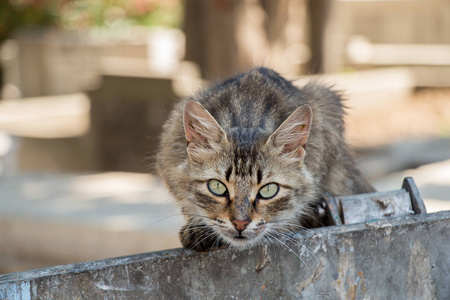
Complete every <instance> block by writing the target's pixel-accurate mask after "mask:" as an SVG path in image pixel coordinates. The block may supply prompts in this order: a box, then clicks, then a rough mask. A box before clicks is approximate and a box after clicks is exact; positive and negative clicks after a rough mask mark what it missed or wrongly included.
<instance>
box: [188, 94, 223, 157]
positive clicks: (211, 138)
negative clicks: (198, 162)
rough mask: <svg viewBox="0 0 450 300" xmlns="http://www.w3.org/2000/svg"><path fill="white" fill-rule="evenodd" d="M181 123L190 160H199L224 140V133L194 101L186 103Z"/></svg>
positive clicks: (212, 118)
mask: <svg viewBox="0 0 450 300" xmlns="http://www.w3.org/2000/svg"><path fill="white" fill-rule="evenodd" d="M183 121H184V133H185V135H186V141H187V150H188V154H189V157H190V158H191V159H194V160H195V159H196V158H199V159H201V155H202V154H204V153H205V151H208V150H210V149H211V148H213V146H214V145H217V144H218V143H220V142H221V141H222V140H223V139H226V134H225V132H224V131H223V129H222V128H221V127H220V125H219V124H218V123H217V121H216V120H215V119H214V117H213V116H212V115H211V114H210V113H209V112H208V111H207V110H206V109H205V108H204V107H203V106H202V105H201V104H200V103H198V102H196V101H189V102H188V103H186V106H185V107H184V116H183Z"/></svg>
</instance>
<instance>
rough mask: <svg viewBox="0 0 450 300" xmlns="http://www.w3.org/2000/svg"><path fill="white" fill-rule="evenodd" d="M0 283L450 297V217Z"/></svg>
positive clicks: (130, 293)
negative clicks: (243, 249) (241, 249)
mask: <svg viewBox="0 0 450 300" xmlns="http://www.w3.org/2000/svg"><path fill="white" fill-rule="evenodd" d="M282 242H283V243H284V245H282V244H274V245H269V246H256V247H254V248H251V249H249V250H245V251H239V250H233V249H221V250H216V251H212V252H207V253H196V252H191V251H188V250H184V249H175V250H169V251H163V252H153V253H148V254H141V255H136V256H129V257H122V258H113V259H107V260H101V261H94V262H87V263H80V264H73V265H67V266H58V267H53V268H48V269H41V270H34V271H28V272H21V273H12V274H7V275H3V276H0V299H35V298H39V299H125V298H126V299H276V298H282V299H449V297H450V285H449V284H448V283H449V282H450V272H449V270H450V255H449V254H448V253H449V249H450V211H445V212H440V213H435V214H417V215H411V216H407V217H401V218H388V219H384V220H378V221H372V222H365V223H360V224H354V225H345V226H331V227H324V228H318V229H315V230H310V231H308V232H304V233H297V234H293V235H292V236H291V237H290V238H285V239H282Z"/></svg>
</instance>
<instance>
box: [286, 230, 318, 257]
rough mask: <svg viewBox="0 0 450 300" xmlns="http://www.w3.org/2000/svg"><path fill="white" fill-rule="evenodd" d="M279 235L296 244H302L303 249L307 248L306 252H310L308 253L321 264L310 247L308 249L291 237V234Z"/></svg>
mask: <svg viewBox="0 0 450 300" xmlns="http://www.w3.org/2000/svg"><path fill="white" fill-rule="evenodd" d="M279 234H280V235H281V236H283V237H284V238H286V239H287V240H289V241H291V242H292V243H294V244H300V245H301V246H302V248H305V249H306V251H308V253H309V254H310V255H311V256H312V257H313V258H314V259H315V260H316V261H317V262H318V263H319V260H318V259H317V257H316V256H315V255H314V253H313V252H312V251H311V250H309V249H308V247H306V246H305V244H303V243H302V242H301V241H300V240H298V239H296V238H294V237H293V236H291V235H290V234H287V233H283V232H280V233H279Z"/></svg>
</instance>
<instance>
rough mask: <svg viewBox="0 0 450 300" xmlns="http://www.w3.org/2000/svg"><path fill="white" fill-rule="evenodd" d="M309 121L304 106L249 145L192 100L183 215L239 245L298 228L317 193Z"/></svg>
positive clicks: (309, 114) (187, 113) (188, 112)
mask: <svg viewBox="0 0 450 300" xmlns="http://www.w3.org/2000/svg"><path fill="white" fill-rule="evenodd" d="M311 120H312V111H311V108H310V107H309V106H308V105H303V106H301V107H299V108H297V109H296V110H295V111H294V112H293V113H292V114H291V115H290V116H289V117H288V118H287V119H286V120H285V121H284V122H283V123H282V124H281V125H280V126H279V127H278V129H277V130H276V131H275V132H271V133H267V134H266V136H265V137H264V138H261V139H260V140H258V141H257V142H256V143H249V144H246V143H242V142H238V141H236V139H233V134H232V133H231V132H228V133H227V132H225V131H224V129H223V128H222V127H221V126H220V125H219V124H218V122H217V121H216V120H215V119H214V117H213V116H212V115H211V114H210V113H209V112H208V111H207V110H206V109H205V108H204V107H203V106H202V105H201V104H199V103H198V102H196V101H190V102H188V103H187V104H186V106H185V109H184V129H185V136H186V140H187V153H188V156H189V174H188V176H189V178H190V187H189V190H188V191H186V195H185V197H186V200H188V201H187V202H185V205H184V206H185V207H184V211H185V212H186V213H188V214H190V215H192V216H195V217H196V218H200V221H201V223H204V224H206V225H208V226H209V227H211V228H212V229H213V230H214V231H215V233H216V234H217V235H218V236H219V238H221V239H222V240H223V241H224V242H226V243H228V244H230V245H231V246H235V247H247V246H250V245H253V244H255V243H258V242H259V241H263V240H264V239H271V238H273V237H274V236H273V232H274V231H285V230H294V229H298V228H297V227H296V226H297V225H298V224H299V222H298V220H299V218H301V217H302V214H307V213H308V208H309V203H310V202H311V198H312V197H314V193H315V191H314V190H313V188H312V186H313V184H312V178H311V175H310V173H309V172H308V170H307V168H306V167H305V166H304V163H303V161H304V157H305V155H306V143H307V139H308V135H309V132H310V127H311ZM241 130H246V129H241ZM248 130H257V129H248ZM186 203H188V204H186Z"/></svg>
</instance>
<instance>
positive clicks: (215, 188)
mask: <svg viewBox="0 0 450 300" xmlns="http://www.w3.org/2000/svg"><path fill="white" fill-rule="evenodd" d="M208 189H209V191H210V192H211V193H213V195H216V196H225V194H226V193H227V191H228V190H227V187H226V186H225V184H223V183H222V182H220V181H219V180H217V179H211V180H210V181H208Z"/></svg>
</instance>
